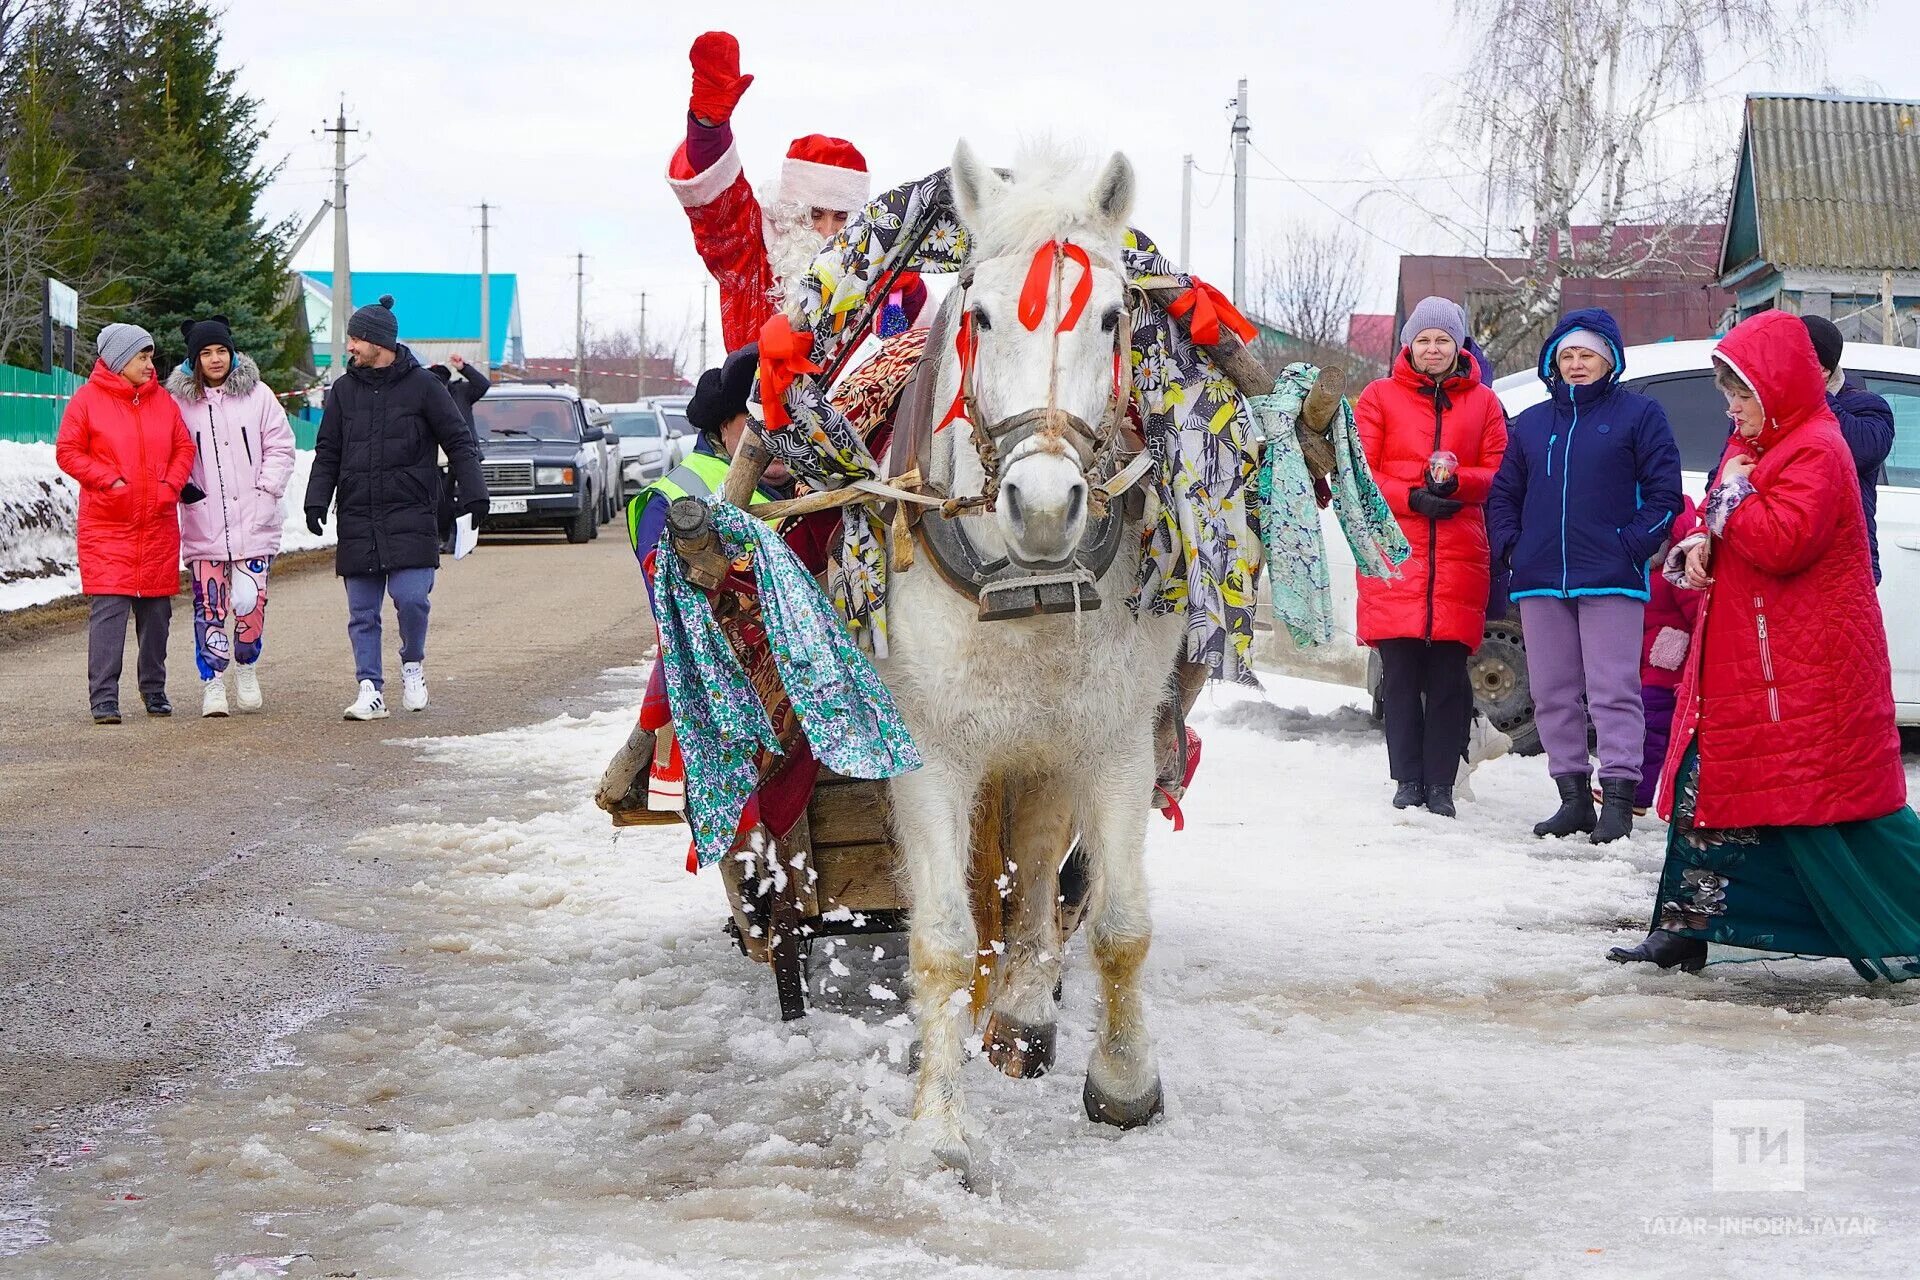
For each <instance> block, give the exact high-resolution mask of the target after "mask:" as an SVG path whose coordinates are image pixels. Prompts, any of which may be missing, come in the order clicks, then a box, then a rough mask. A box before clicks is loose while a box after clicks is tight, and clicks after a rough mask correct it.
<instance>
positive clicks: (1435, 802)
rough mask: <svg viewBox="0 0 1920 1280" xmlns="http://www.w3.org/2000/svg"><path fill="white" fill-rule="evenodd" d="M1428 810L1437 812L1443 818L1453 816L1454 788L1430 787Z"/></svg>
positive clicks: (1428, 791)
mask: <svg viewBox="0 0 1920 1280" xmlns="http://www.w3.org/2000/svg"><path fill="white" fill-rule="evenodd" d="M1427 812H1428V813H1437V814H1439V815H1440V816H1441V817H1443V818H1451V817H1453V816H1454V812H1453V788H1452V787H1428V788H1427Z"/></svg>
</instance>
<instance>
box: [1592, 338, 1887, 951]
mask: <svg viewBox="0 0 1920 1280" xmlns="http://www.w3.org/2000/svg"><path fill="white" fill-rule="evenodd" d="M1714 367H1715V370H1716V380H1717V381H1718V383H1719V385H1720V388H1721V390H1722V392H1723V393H1724V394H1725V395H1726V398H1727V404H1728V409H1729V416H1730V417H1732V418H1733V420H1734V434H1733V435H1732V436H1731V437H1730V438H1729V440H1728V444H1727V450H1726V453H1725V454H1724V455H1723V456H1722V459H1721V462H1720V469H1719V476H1718V480H1717V482H1716V483H1715V484H1714V485H1713V487H1712V488H1710V489H1709V490H1708V493H1707V499H1706V502H1705V504H1704V506H1703V507H1702V509H1701V519H1700V523H1701V528H1700V529H1699V530H1697V531H1696V532H1695V533H1693V534H1692V535H1691V536H1689V537H1687V538H1685V539H1683V540H1682V541H1680V542H1679V543H1678V544H1676V546H1675V547H1674V549H1673V550H1672V551H1671V552H1670V553H1669V555H1668V557H1667V562H1666V565H1665V572H1666V573H1667V575H1668V577H1669V579H1670V580H1675V581H1678V582H1680V583H1682V584H1684V585H1685V586H1687V587H1689V588H1691V589H1693V590H1695V591H1698V592H1700V593H1701V594H1702V603H1701V611H1700V621H1699V624H1698V628H1697V630H1696V633H1695V638H1694V642H1693V645H1692V646H1691V652H1690V653H1689V654H1688V657H1687V663H1686V670H1685V674H1684V675H1683V677H1682V679H1681V682H1680V692H1679V708H1678V712H1677V714H1676V716H1675V719H1674V725H1673V742H1672V745H1671V746H1670V747H1669V748H1668V750H1667V758H1666V766H1665V770H1664V773H1663V775H1662V780H1661V787H1660V806H1661V814H1662V816H1663V817H1669V818H1670V820H1671V827H1670V832H1669V836H1668V842H1667V859H1666V866H1665V868H1664V870H1663V872H1662V874H1661V879H1660V891H1659V895H1658V897H1657V898H1656V899H1655V905H1654V913H1653V922H1652V924H1653V928H1652V930H1651V932H1650V933H1649V934H1648V936H1647V938H1646V940H1645V941H1643V942H1642V943H1640V944H1639V945H1638V946H1635V947H1631V948H1615V949H1614V950H1613V951H1611V952H1609V957H1610V958H1611V959H1614V960H1619V961H1649V962H1652V963H1655V964H1658V965H1660V966H1661V967H1663V968H1666V967H1671V966H1673V965H1676V964H1677V965H1682V966H1684V967H1687V968H1690V969H1697V968H1698V967H1700V966H1701V965H1702V964H1704V963H1705V960H1706V952H1707V943H1708V942H1710V941H1711V942H1718V943H1722V944H1724V945H1728V946H1735V947H1747V948H1753V949H1757V950H1765V951H1786V952H1793V953H1796V954H1799V955H1807V956H1845V957H1846V958H1847V959H1848V960H1850V961H1852V963H1853V965H1854V967H1855V968H1856V969H1857V970H1858V971H1859V972H1860V973H1861V974H1862V975H1863V976H1866V977H1868V978H1875V977H1881V978H1888V979H1892V980H1898V979H1901V978H1905V977H1911V976H1913V975H1914V974H1916V973H1920V961H1916V957H1920V817H1916V816H1915V814H1914V812H1913V810H1912V809H1910V808H1908V807H1907V803H1906V799H1907V782H1906V773H1905V770H1904V768H1903V767H1902V765H1901V761H1900V738H1899V733H1898V731H1897V730H1896V729H1895V727H1894V710H1893V681H1892V673H1891V668H1890V664H1889V662H1888V656H1887V638H1886V630H1885V627H1884V625H1883V623H1882V621H1881V616H1880V606H1879V601H1878V599H1877V597H1876V596H1875V594H1874V584H1873V561H1872V557H1871V555H1870V553H1869V551H1868V544H1867V523H1866V516H1865V513H1864V511H1863V509H1862V504H1861V500H1860V484H1859V479H1858V475H1857V473H1856V471H1855V469H1854V463H1853V458H1852V455H1851V454H1850V453H1849V451H1848V448H1847V442H1846V439H1845V438H1844V437H1843V436H1842V434H1841V432H1840V427H1839V424H1838V423H1837V422H1836V421H1835V419H1834V415H1833V411H1832V410H1831V409H1830V408H1829V406H1828V404H1827V398H1826V377H1825V374H1824V373H1823V372H1822V370H1821V368H1820V363H1819V360H1818V359H1817V358H1816V356H1815V354H1814V348H1813V344H1812V342H1811V341H1810V340H1809V338H1808V337H1807V331H1806V328H1805V327H1804V326H1803V325H1802V324H1801V323H1800V320H1799V318H1798V317H1796V316H1792V315H1789V314H1786V313H1785V312H1779V311H1770V312H1765V313H1763V314H1761V315H1758V316H1755V317H1753V318H1752V319H1749V320H1746V321H1744V322H1742V323H1741V324H1739V325H1738V326H1736V327H1735V328H1734V329H1733V331H1732V332H1730V333H1729V334H1728V335H1727V336H1726V338H1725V339H1723V340H1722V341H1721V343H1720V345H1719V346H1718V347H1717V348H1716V349H1715V352H1714Z"/></svg>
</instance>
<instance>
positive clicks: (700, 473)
mask: <svg viewBox="0 0 1920 1280" xmlns="http://www.w3.org/2000/svg"><path fill="white" fill-rule="evenodd" d="M727 465H728V463H727V459H725V458H719V457H715V456H714V455H713V454H711V453H690V454H688V455H687V460H686V461H685V462H683V463H681V464H680V465H679V466H677V467H675V468H674V469H673V470H671V471H669V472H667V474H666V475H664V476H661V477H660V478H659V479H658V480H655V481H654V482H653V483H652V484H650V485H648V486H647V487H646V488H644V489H642V490H641V491H640V492H638V493H636V494H634V495H633V498H632V499H631V500H630V501H629V502H628V503H627V545H629V546H631V547H632V548H633V549H634V551H635V552H638V551H639V550H640V515H641V513H642V512H643V511H645V510H646V509H647V503H649V502H651V501H652V500H653V499H654V498H656V497H658V498H664V499H665V500H666V501H668V502H672V501H674V500H675V499H676V498H709V497H712V496H713V495H714V494H716V493H718V492H720V489H721V486H722V485H724V484H725V483H726V479H727ZM752 500H753V501H754V502H772V501H773V498H772V497H771V496H769V495H767V494H765V493H762V492H760V490H758V489H755V490H754V491H753V499H752Z"/></svg>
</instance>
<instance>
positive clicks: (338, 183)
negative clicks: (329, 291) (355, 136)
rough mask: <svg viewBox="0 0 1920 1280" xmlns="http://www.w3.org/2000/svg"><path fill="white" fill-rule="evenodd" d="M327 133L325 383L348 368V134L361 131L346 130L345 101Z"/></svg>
mask: <svg viewBox="0 0 1920 1280" xmlns="http://www.w3.org/2000/svg"><path fill="white" fill-rule="evenodd" d="M326 132H328V133H330V134H332V135H333V326H332V339H333V340H332V343H331V344H330V345H331V348H332V354H331V359H330V360H329V362H328V365H327V381H328V382H332V381H333V380H334V379H335V378H338V377H339V376H340V375H341V374H342V373H344V372H345V371H346V368H347V320H348V318H349V317H351V316H352V315H353V269H352V266H351V265H350V264H349V263H348V261H347V135H348V134H350V133H358V132H360V131H359V130H358V129H349V128H347V104H346V100H345V99H344V98H343V99H342V100H341V102H340V114H339V115H338V116H337V117H336V118H335V119H334V122H333V127H332V128H330V129H328V130H326Z"/></svg>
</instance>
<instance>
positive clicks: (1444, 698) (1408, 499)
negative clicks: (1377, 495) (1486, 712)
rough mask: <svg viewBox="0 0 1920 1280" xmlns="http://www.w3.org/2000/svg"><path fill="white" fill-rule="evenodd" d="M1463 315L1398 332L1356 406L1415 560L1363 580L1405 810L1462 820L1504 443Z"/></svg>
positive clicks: (1443, 305)
mask: <svg viewBox="0 0 1920 1280" xmlns="http://www.w3.org/2000/svg"><path fill="white" fill-rule="evenodd" d="M1466 336H1467V317H1466V313H1465V312H1463V311H1462V310H1461V309H1460V308H1459V307H1458V306H1457V305H1455V304H1454V303H1452V302H1449V301H1447V300H1446V299H1445V298H1426V299H1424V300H1422V301H1421V303H1420V305H1418V306H1417V307H1415V308H1414V309H1413V312H1412V314H1410V315H1409V316H1408V317H1407V323H1406V324H1405V326H1403V327H1402V329H1401V331H1400V341H1401V344H1402V345H1401V350H1400V354H1399V355H1398V356H1397V357H1395V359H1394V362H1393V372H1392V374H1391V375H1390V376H1388V377H1385V378H1381V379H1379V380H1377V381H1375V382H1372V383H1369V384H1368V386H1367V389H1366V390H1365V391H1362V392H1361V393H1360V398H1359V399H1358V400H1357V401H1355V402H1354V419H1355V422H1356V423H1357V425H1358V426H1359V429H1360V443H1361V447H1362V448H1363V449H1365V450H1366V454H1367V465H1368V467H1369V468H1371V469H1372V471H1373V477H1374V481H1375V483H1376V484H1378V485H1379V486H1380V492H1381V493H1382V494H1384V495H1385V496H1386V499H1387V505H1388V506H1390V507H1392V508H1393V513H1394V515H1395V516H1397V517H1399V520H1400V528H1401V530H1402V532H1404V533H1405V534H1406V535H1407V541H1408V543H1410V544H1411V545H1412V548H1413V554H1412V555H1411V556H1410V557H1408V559H1407V561H1406V563H1404V564H1402V565H1401V566H1400V575H1399V577H1397V578H1393V579H1380V578H1369V577H1366V576H1365V575H1361V576H1360V577H1359V584H1360V615H1359V622H1360V627H1359V635H1360V642H1361V643H1362V644H1367V645H1372V646H1373V647H1374V648H1375V649H1377V650H1378V651H1379V653H1380V669H1381V684H1380V696H1381V701H1382V704H1383V706H1384V709H1385V713H1386V731H1387V761H1388V765H1389V767H1390V768H1391V770H1392V772H1393V780H1394V781H1395V782H1396V783H1397V784H1399V785H1398V787H1397V788H1396V790H1395V791H1394V796H1393V805H1394V808H1396V809H1406V808H1411V807H1414V806H1416V805H1425V806H1426V807H1427V809H1428V810H1429V811H1430V812H1433V813H1437V814H1440V815H1441V816H1443V817H1448V818H1451V817H1453V816H1454V802H1453V783H1454V778H1455V776H1456V774H1457V773H1458V771H1459V767H1460V759H1461V756H1462V755H1463V754H1464V753H1465V751H1466V746H1467V729H1468V726H1469V725H1470V723H1471V722H1472V719H1473V688H1472V686H1471V685H1470V684H1469V683H1468V680H1467V659H1468V657H1470V656H1471V655H1472V653H1473V651H1474V650H1475V649H1477V648H1479V647H1480V634H1481V631H1482V630H1483V629H1484V627H1485V626H1486V620H1487V590H1488V586H1489V581H1490V577H1489V574H1490V556H1489V554H1488V551H1487V522H1486V518H1485V517H1484V515H1483V514H1482V512H1481V507H1482V505H1483V504H1484V503H1485V502H1486V500H1487V495H1488V493H1489V492H1490V491H1491V490H1492V488H1493V476H1494V473H1495V472H1496V471H1498V470H1499V469H1500V456H1501V454H1503V453H1504V452H1505V451H1506V447H1507V419H1506V415H1505V414H1504V413H1502V412H1501V410H1500V401H1499V400H1498V398H1496V397H1495V396H1494V394H1493V391H1492V390H1491V389H1490V388H1488V387H1487V386H1486V385H1484V384H1483V383H1482V382H1481V380H1480V370H1479V366H1478V365H1476V364H1475V362H1474V358H1473V357H1472V356H1470V355H1468V354H1466V353H1465V352H1464V351H1463V350H1462V347H1463V346H1464V344H1465V342H1466Z"/></svg>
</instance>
